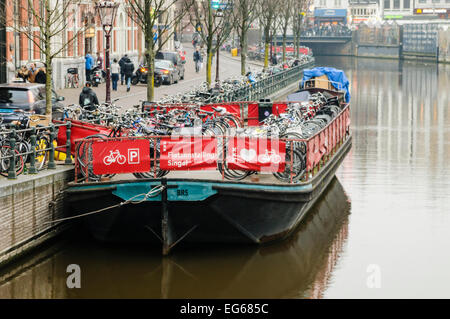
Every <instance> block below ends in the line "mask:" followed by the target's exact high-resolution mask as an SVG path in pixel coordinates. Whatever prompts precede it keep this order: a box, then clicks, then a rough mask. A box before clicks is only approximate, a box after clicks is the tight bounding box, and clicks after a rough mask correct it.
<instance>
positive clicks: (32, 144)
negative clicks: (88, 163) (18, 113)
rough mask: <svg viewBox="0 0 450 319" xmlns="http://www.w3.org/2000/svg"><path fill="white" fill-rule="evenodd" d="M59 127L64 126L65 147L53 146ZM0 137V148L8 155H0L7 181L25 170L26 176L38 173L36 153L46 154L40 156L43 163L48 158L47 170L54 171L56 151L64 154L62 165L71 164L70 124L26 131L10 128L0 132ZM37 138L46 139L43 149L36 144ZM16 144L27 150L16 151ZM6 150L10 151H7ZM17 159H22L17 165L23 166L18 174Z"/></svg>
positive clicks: (52, 125)
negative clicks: (25, 147)
mask: <svg viewBox="0 0 450 319" xmlns="http://www.w3.org/2000/svg"><path fill="white" fill-rule="evenodd" d="M61 126H66V138H67V143H66V144H65V145H60V146H55V144H54V142H55V141H56V140H57V129H58V128H59V127H61ZM20 134H22V136H23V137H22V138H19V135H20ZM27 134H29V139H28V138H27V139H25V138H24V136H25V135H27ZM0 136H1V141H0V142H1V146H0V148H2V149H3V150H7V152H6V153H9V154H4V153H5V152H3V151H2V152H1V153H0V164H1V168H0V169H1V170H3V169H5V168H6V167H5V166H8V169H7V173H8V175H7V178H8V179H16V178H17V175H19V174H21V173H22V172H23V171H24V170H26V171H27V173H28V174H37V173H38V172H39V170H38V168H37V167H36V159H37V157H38V153H40V154H42V153H44V154H45V153H47V154H46V156H43V155H41V156H43V157H44V159H43V160H44V161H45V159H46V158H48V163H47V166H46V168H47V169H56V162H55V152H57V150H59V149H62V150H64V151H59V152H64V153H65V155H66V158H65V161H64V164H73V162H72V158H71V143H70V139H71V122H65V123H61V124H50V125H48V126H37V127H30V128H26V129H15V128H12V129H8V130H2V131H0ZM38 136H44V137H45V138H47V141H48V144H47V145H45V147H43V148H42V145H39V144H38ZM18 142H21V143H25V144H27V145H28V149H29V150H28V151H24V152H20V151H19V150H18V149H17V144H18ZM8 149H9V150H11V151H9V150H8ZM24 157H25V158H26V160H23V158H24ZM18 158H19V159H22V161H21V162H19V165H21V166H22V165H23V168H22V169H21V170H20V171H19V172H18V167H17V164H18V163H17V159H18ZM28 159H29V163H28ZM8 162H9V163H8ZM27 164H28V166H27ZM19 168H20V167H19ZM2 173H5V171H2Z"/></svg>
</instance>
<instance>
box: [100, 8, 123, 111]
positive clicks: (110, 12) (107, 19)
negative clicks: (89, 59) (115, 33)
mask: <svg viewBox="0 0 450 319" xmlns="http://www.w3.org/2000/svg"><path fill="white" fill-rule="evenodd" d="M118 8H119V4H118V3H115V2H114V1H99V2H97V3H96V5H95V10H96V11H97V14H98V15H99V16H100V21H101V23H102V26H103V31H104V32H105V38H106V50H105V67H106V99H105V102H106V103H111V68H110V65H111V63H110V60H109V50H110V39H111V31H112V28H113V26H114V19H115V18H116V13H117V9H118Z"/></svg>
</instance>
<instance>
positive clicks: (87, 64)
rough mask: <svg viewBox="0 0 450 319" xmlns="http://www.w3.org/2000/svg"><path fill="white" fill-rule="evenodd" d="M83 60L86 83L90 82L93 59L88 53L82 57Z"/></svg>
mask: <svg viewBox="0 0 450 319" xmlns="http://www.w3.org/2000/svg"><path fill="white" fill-rule="evenodd" d="M84 59H85V67H86V81H90V80H91V72H92V69H93V68H94V58H93V57H92V55H91V54H90V53H89V52H88V53H87V54H86V56H85V57H84Z"/></svg>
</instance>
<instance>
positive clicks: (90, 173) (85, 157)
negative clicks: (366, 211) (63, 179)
mask: <svg viewBox="0 0 450 319" xmlns="http://www.w3.org/2000/svg"><path fill="white" fill-rule="evenodd" d="M93 138H107V136H106V135H104V134H96V135H91V136H87V137H85V138H84V139H83V141H81V142H80V143H78V144H77V147H76V149H75V154H76V155H77V161H78V165H79V167H80V172H81V175H82V176H83V177H84V178H86V179H87V180H89V181H99V180H100V179H101V178H102V176H103V177H109V178H111V177H113V176H114V175H115V174H107V175H96V174H94V170H93V168H92V165H89V164H90V162H92V152H91V151H90V148H89V147H88V145H89V143H87V140H88V139H93Z"/></svg>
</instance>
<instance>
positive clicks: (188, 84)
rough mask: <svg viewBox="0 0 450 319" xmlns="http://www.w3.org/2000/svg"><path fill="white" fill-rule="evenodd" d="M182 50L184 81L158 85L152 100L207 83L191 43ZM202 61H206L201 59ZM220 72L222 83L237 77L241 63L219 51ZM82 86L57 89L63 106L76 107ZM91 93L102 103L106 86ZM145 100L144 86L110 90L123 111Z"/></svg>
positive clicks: (253, 66)
mask: <svg viewBox="0 0 450 319" xmlns="http://www.w3.org/2000/svg"><path fill="white" fill-rule="evenodd" d="M183 45H184V46H185V47H184V50H186V64H185V65H184V66H185V78H184V80H181V81H179V82H178V83H175V84H172V85H165V84H163V85H161V86H159V87H155V101H157V100H158V99H161V98H162V97H164V96H165V95H174V94H178V93H180V92H181V93H184V92H188V91H190V90H192V89H193V88H194V87H195V86H198V85H200V84H201V83H202V82H205V80H206V71H205V69H206V68H205V66H204V67H203V69H202V70H201V71H200V72H199V73H196V72H195V64H194V62H193V59H192V56H193V52H194V49H193V47H192V45H190V44H183ZM204 61H205V58H204ZM215 62H216V59H215V58H214V59H213V64H212V68H211V69H212V75H211V79H212V81H213V82H214V80H215V78H216V72H215V71H216V64H215ZM248 64H249V68H251V69H252V70H260V69H261V68H262V66H263V65H262V64H260V63H258V62H253V61H249V63H248ZM135 67H137V66H135ZM219 72H220V79H221V80H224V79H226V78H229V77H232V76H238V75H240V72H241V62H240V58H237V57H231V56H230V54H229V53H228V52H226V51H221V52H220V57H219ZM81 89H82V87H80V88H70V89H62V90H57V93H58V94H59V95H62V96H64V98H65V100H64V104H66V105H69V104H78V99H79V96H80V92H81ZM93 90H94V91H95V93H96V94H97V97H98V99H99V101H105V97H106V85H105V83H102V84H100V85H99V86H98V87H93ZM146 97H147V85H146V84H137V85H132V86H131V90H130V92H127V86H126V85H125V84H124V85H120V81H119V83H118V90H117V91H112V90H111V100H114V99H117V98H118V99H119V100H118V101H117V102H116V103H115V104H116V105H118V106H121V107H123V108H125V109H128V108H130V107H132V106H133V105H136V104H141V101H143V100H146Z"/></svg>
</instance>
